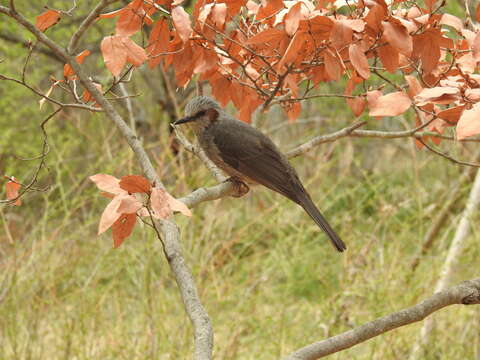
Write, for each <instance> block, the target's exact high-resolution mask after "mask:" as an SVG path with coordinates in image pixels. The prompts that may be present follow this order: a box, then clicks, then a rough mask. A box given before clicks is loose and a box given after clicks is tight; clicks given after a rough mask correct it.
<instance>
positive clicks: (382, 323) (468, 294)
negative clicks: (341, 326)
mask: <svg viewBox="0 0 480 360" xmlns="http://www.w3.org/2000/svg"><path fill="white" fill-rule="evenodd" d="M454 304H463V305H472V304H480V278H478V279H474V280H469V281H464V282H462V283H461V284H459V285H457V286H454V287H451V288H449V289H446V290H443V291H440V292H438V293H436V294H433V295H432V296H431V297H429V298H428V299H426V300H424V301H422V302H421V303H419V304H417V305H414V306H411V307H408V308H406V309H403V310H400V311H397V312H394V313H392V314H390V315H387V316H384V317H381V318H379V319H376V320H373V321H371V322H368V323H366V324H364V325H361V326H359V327H357V328H355V329H352V330H349V331H346V332H344V333H343V334H339V335H336V336H333V337H331V338H328V339H326V340H322V341H319V342H316V343H313V344H311V345H308V346H305V347H303V348H301V349H299V350H297V351H295V352H293V353H292V354H290V355H288V356H287V357H286V358H285V359H284V360H314V359H319V358H322V357H324V356H327V355H329V354H333V353H335V352H338V351H341V350H344V349H348V348H350V347H352V346H354V345H356V344H359V343H362V342H364V341H366V340H368V339H371V338H373V337H375V336H378V335H381V334H383V333H385V332H387V331H390V330H393V329H396V328H398V327H401V326H405V325H408V324H412V323H414V322H417V321H421V320H423V319H425V318H426V317H427V316H428V315H430V314H432V313H433V312H435V311H438V310H440V309H442V308H444V307H446V306H449V305H454Z"/></svg>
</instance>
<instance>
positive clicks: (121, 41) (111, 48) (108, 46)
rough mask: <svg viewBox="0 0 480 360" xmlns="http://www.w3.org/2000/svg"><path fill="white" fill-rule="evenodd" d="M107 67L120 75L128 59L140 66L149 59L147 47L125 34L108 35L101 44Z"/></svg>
mask: <svg viewBox="0 0 480 360" xmlns="http://www.w3.org/2000/svg"><path fill="white" fill-rule="evenodd" d="M100 48H101V50H102V54H103V59H104V61H105V65H106V66H107V69H108V70H110V72H111V73H112V74H113V76H118V75H120V73H121V72H122V69H123V67H124V66H125V63H126V62H127V61H128V62H129V63H130V64H132V65H134V66H140V65H141V64H143V63H144V62H145V61H146V60H147V53H146V52H145V49H143V48H142V47H140V46H138V45H137V44H135V43H134V42H133V40H132V39H130V38H129V37H125V36H119V35H114V36H107V37H105V38H104V39H103V40H102V43H101V45H100Z"/></svg>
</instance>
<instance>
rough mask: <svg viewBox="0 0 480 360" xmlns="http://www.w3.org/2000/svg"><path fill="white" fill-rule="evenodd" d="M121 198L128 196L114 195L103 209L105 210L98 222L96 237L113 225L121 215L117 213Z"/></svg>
mask: <svg viewBox="0 0 480 360" xmlns="http://www.w3.org/2000/svg"><path fill="white" fill-rule="evenodd" d="M122 196H130V195H128V194H125V193H123V194H120V195H116V196H115V197H114V198H113V199H112V201H110V202H109V203H108V205H107V206H106V207H105V210H103V213H102V216H101V217H100V222H99V223H98V235H100V234H102V233H104V232H105V231H106V230H108V228H109V227H110V226H112V225H113V223H114V222H115V221H117V219H118V218H119V217H120V216H121V215H122V213H120V212H118V207H119V206H120V203H121V201H122V199H121V198H122Z"/></svg>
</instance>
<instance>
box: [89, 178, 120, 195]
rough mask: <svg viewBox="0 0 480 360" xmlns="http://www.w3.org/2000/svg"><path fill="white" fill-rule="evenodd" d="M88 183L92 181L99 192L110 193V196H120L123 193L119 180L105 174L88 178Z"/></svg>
mask: <svg viewBox="0 0 480 360" xmlns="http://www.w3.org/2000/svg"><path fill="white" fill-rule="evenodd" d="M89 179H90V181H93V182H94V183H95V185H97V187H98V189H99V190H102V191H105V192H108V193H111V194H115V195H117V194H120V193H123V192H125V191H124V190H123V189H122V188H120V185H119V183H120V180H119V179H117V178H116V177H115V176H112V175H107V174H96V175H92V176H90V177H89Z"/></svg>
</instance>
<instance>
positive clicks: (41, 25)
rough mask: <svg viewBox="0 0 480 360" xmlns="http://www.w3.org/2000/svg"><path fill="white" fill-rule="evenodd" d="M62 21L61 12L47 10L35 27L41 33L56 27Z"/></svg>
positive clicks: (38, 19)
mask: <svg viewBox="0 0 480 360" xmlns="http://www.w3.org/2000/svg"><path fill="white" fill-rule="evenodd" d="M59 20H60V12H59V11H56V10H47V11H45V12H44V13H42V14H40V15H38V16H37V18H36V22H35V26H36V27H37V29H38V30H40V31H41V32H44V31H45V30H47V29H48V28H49V27H50V26H53V25H55V24H56V23H57V22H58V21H59Z"/></svg>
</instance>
